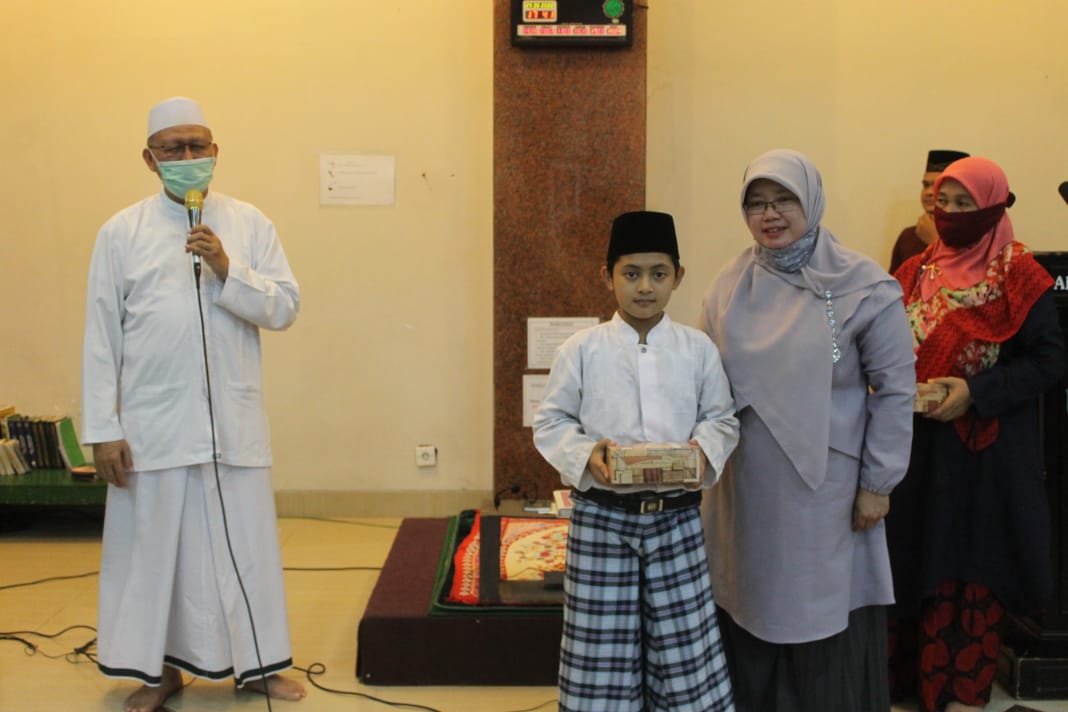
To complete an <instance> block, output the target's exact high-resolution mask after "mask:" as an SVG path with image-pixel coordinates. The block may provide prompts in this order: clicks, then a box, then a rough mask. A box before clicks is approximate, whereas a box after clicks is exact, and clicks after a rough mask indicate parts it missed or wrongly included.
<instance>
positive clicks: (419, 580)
mask: <svg viewBox="0 0 1068 712" xmlns="http://www.w3.org/2000/svg"><path fill="white" fill-rule="evenodd" d="M448 528H449V520H448V519H405V520H404V521H403V522H402V523H401V526H400V529H399V530H398V531H397V537H396V539H394V541H393V548H392V549H391V550H390V552H389V556H388V557H387V558H386V563H385V566H384V567H383V569H382V573H381V574H380V575H379V577H378V583H377V584H375V588H374V591H373V592H372V593H371V598H370V600H369V601H368V603H367V609H366V610H365V612H364V616H363V618H362V619H361V620H360V626H359V631H358V633H357V644H356V677H357V678H358V679H359V680H360V681H361V682H363V683H364V684H366V685H552V686H555V685H556V681H557V668H558V667H559V663H560V632H561V628H562V626H563V619H562V616H561V614H560V613H559V612H558V611H557V612H556V613H555V614H550V615H546V614H545V612H544V611H542V612H532V613H524V612H516V613H511V612H508V613H502V612H493V613H489V614H486V615H481V614H477V613H476V614H456V615H441V614H435V615H431V614H430V609H431V603H432V602H433V597H434V593H433V592H434V584H435V577H436V576H437V573H438V564H439V562H440V560H441V556H442V548H443V546H444V544H445V538H446V535H447V533H448Z"/></svg>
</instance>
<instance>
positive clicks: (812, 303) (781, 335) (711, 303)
mask: <svg viewBox="0 0 1068 712" xmlns="http://www.w3.org/2000/svg"><path fill="white" fill-rule="evenodd" d="M759 178H764V179H767V180H771V181H774V182H776V183H778V184H779V185H782V186H783V187H785V188H787V189H789V190H790V191H791V192H792V193H793V194H794V195H796V196H797V197H798V199H799V200H800V201H801V206H802V208H803V209H804V211H805V217H806V220H807V223H806V232H805V235H804V236H803V237H802V239H801V240H798V241H797V242H798V243H800V242H802V240H806V239H808V240H809V241H810V244H811V245H812V247H811V252H809V254H808V257H807V260H805V261H804V262H803V264H802V266H801V267H800V268H799V269H797V270H796V271H793V272H787V271H782V270H780V269H777V268H776V266H775V264H774V263H773V261H771V260H769V259H768V258H767V256H766V255H762V251H763V250H764V248H762V247H761V246H760V245H759V244H754V245H753V246H752V247H750V248H749V249H748V250H746V251H745V252H744V253H742V254H741V255H740V256H739V257H737V258H736V259H735V260H734V261H733V262H731V263H730V264H728V265H727V266H726V267H725V268H724V269H723V271H722V272H720V274H719V276H718V277H717V278H716V281H715V283H714V284H713V285H712V288H711V289H710V290H709V291H708V295H707V296H706V298H705V304H704V315H703V322H704V327H705V329H706V331H708V333H709V334H710V335H711V336H712V339H713V341H715V343H716V346H717V347H718V348H719V351H720V354H721V356H722V357H723V364H724V368H725V370H726V371H727V376H728V377H729V378H730V382H731V387H732V389H733V391H734V396H735V404H736V407H737V409H738V410H739V411H741V410H742V409H743V408H745V407H746V406H749V407H752V408H753V409H754V410H755V411H756V413H757V414H758V415H759V417H760V419H761V420H762V421H764V423H765V425H767V426H768V429H769V430H770V431H771V433H772V435H773V436H774V437H775V440H776V442H777V443H778V444H779V446H780V447H781V448H782V449H783V451H784V452H785V453H786V456H787V457H788V458H789V460H790V462H791V463H792V464H793V466H794V468H795V469H796V470H797V474H798V475H799V476H800V477H801V479H802V480H803V481H804V482H805V483H806V484H807V485H808V486H809V487H810V488H812V489H816V488H817V487H819V486H820V485H821V484H822V483H823V481H824V479H825V478H826V476H827V450H828V447H829V443H830V413H831V382H832V376H833V372H834V365H835V363H836V362H837V361H838V358H837V357H836V354H835V352H836V351H837V350H839V349H847V348H853V346H852V345H851V344H846V343H838V342H837V339H836V336H837V334H838V333H840V331H841V325H842V324H843V323H845V320H846V319H848V318H849V317H850V316H851V315H852V314H853V313H854V312H855V311H856V308H857V306H858V305H859V304H860V302H861V301H862V300H863V299H864V297H865V296H866V295H867V294H868V293H869V291H870V288H871V287H872V286H873V285H875V284H876V283H878V282H883V281H886V282H893V277H891V276H890V275H889V274H887V273H886V272H885V270H883V269H882V268H880V267H879V266H878V265H877V264H875V263H874V262H873V261H872V260H870V259H867V258H865V257H862V256H861V255H859V254H857V253H855V252H853V251H852V250H848V249H846V248H845V247H843V246H842V245H841V244H840V243H839V242H838V240H837V239H836V238H835V237H834V235H832V234H831V232H830V231H829V230H827V229H826V228H825V227H823V226H822V225H820V220H821V219H822V217H823V210H824V196H823V185H822V180H821V178H820V174H819V171H818V170H817V169H816V167H815V166H814V165H813V164H812V162H811V161H809V160H808V158H806V157H805V156H804V155H802V154H800V153H798V152H796V151H790V150H785V149H777V150H773V151H769V152H767V153H765V154H763V155H761V156H758V157H757V158H756V159H754V160H753V161H752V162H751V163H750V164H749V166H748V167H747V168H746V171H745V176H744V179H743V181H742V192H741V202H742V203H744V202H745V194H746V191H747V190H748V188H749V185H750V184H751V183H752V182H753V181H755V180H757V179H759ZM742 213H743V217H744V214H745V208H744V206H743V207H742ZM794 244H797V243H794Z"/></svg>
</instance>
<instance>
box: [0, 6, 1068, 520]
mask: <svg viewBox="0 0 1068 712" xmlns="http://www.w3.org/2000/svg"><path fill="white" fill-rule="evenodd" d="M650 4H651V5H652V8H651V9H650V10H649V13H650V14H649V31H650V42H649V46H650V49H649V92H650V102H649V106H650V108H649V116H648V121H649V148H648V150H649V176H648V202H649V206H650V207H653V208H658V209H665V210H669V211H671V212H673V213H675V214H676V216H677V219H678V222H679V229H680V234H681V238H682V250H683V261H684V262H685V263H686V265H687V267H688V269H689V271H688V275H687V280H686V282H685V283H684V284H683V286H682V287H681V288H680V291H679V293H678V294H677V296H676V297H675V300H674V301H673V303H672V312H673V314H674V316H675V317H676V318H677V319H679V320H683V321H687V322H693V321H695V320H696V318H697V313H698V301H699V299H700V295H701V293H702V292H703V291H704V288H705V287H706V286H707V284H708V282H709V281H710V280H711V279H712V277H713V276H714V274H715V271H716V270H717V269H718V267H719V266H720V265H721V264H722V263H723V261H724V260H725V259H727V258H728V257H729V256H731V255H733V254H735V253H737V252H738V251H739V250H741V249H742V248H744V247H745V246H746V245H747V244H748V236H747V234H746V232H745V229H744V226H743V224H742V222H741V219H740V216H739V212H738V206H737V195H736V193H737V186H738V181H739V178H740V176H741V171H742V169H743V167H744V165H745V163H746V161H747V160H748V159H750V158H752V157H753V156H754V155H756V154H757V153H759V152H761V151H763V150H765V149H767V148H771V147H774V146H790V147H794V148H797V149H799V150H802V151H804V152H806V153H808V154H809V155H810V156H811V157H812V158H813V159H814V160H815V161H816V163H817V165H819V166H820V168H821V169H822V171H823V175H824V179H825V184H826V188H827V193H828V210H827V216H826V220H825V222H826V224H827V225H828V226H829V227H830V228H831V229H832V230H833V231H835V232H836V234H838V236H839V237H840V238H841V239H842V240H843V241H844V242H845V243H846V244H848V245H850V246H852V247H854V248H856V249H859V250H861V251H863V252H866V253H868V254H870V255H872V256H873V257H876V258H878V259H879V260H880V261H885V260H886V255H887V253H888V252H889V248H890V244H891V241H892V239H893V237H894V236H895V235H896V234H897V232H898V231H899V230H900V229H901V228H902V227H904V226H905V225H907V224H909V223H911V222H912V221H914V219H915V217H916V214H917V213H918V211H919V204H918V197H917V196H918V192H919V191H918V188H919V178H920V173H921V171H922V165H923V159H924V156H925V152H926V150H927V149H928V148H932V147H948V148H961V149H970V150H971V151H972V152H973V153H979V154H985V155H988V156H990V157H991V158H994V159H995V160H998V161H999V162H1001V163H1002V165H1003V166H1004V167H1005V169H1006V171H1007V172H1008V175H1009V178H1010V183H1011V185H1012V187H1013V189H1014V190H1015V192H1016V193H1017V195H1018V196H1019V202H1018V204H1017V206H1016V207H1015V208H1013V210H1012V213H1011V214H1012V216H1013V219H1014V222H1015V224H1016V226H1017V234H1018V235H1019V237H1020V238H1022V239H1023V240H1024V241H1026V242H1029V243H1030V244H1032V245H1033V246H1034V247H1036V248H1039V249H1057V248H1059V247H1061V248H1063V247H1065V238H1066V236H1068V208H1066V206H1065V205H1064V203H1063V202H1062V201H1061V199H1060V198H1059V197H1058V195H1057V193H1056V186H1057V184H1058V183H1060V182H1061V181H1062V180H1068V161H1066V160H1065V159H1066V156H1068V150H1066V149H1068V146H1066V141H1065V138H1064V126H1065V117H1068V77H1066V72H1068V50H1066V48H1065V43H1064V41H1063V37H1062V30H1063V26H1064V22H1063V8H1062V7H1061V5H1062V0H1024V2H1021V3H1018V4H1017V5H1014V6H1008V5H1005V4H1004V3H1000V2H998V3H995V2H992V1H989V0H983V1H981V2H975V3H971V4H970V5H969V6H967V8H965V7H963V6H961V5H959V4H954V5H948V4H947V5H945V6H944V8H940V6H939V5H938V4H936V3H929V2H919V1H918V0H899V2H895V3H870V2H863V1H861V2H857V1H856V0H849V1H847V0H833V1H832V0H816V1H814V2H808V3H797V2H780V1H778V0H776V1H774V2H769V3H759V4H755V5H752V6H751V7H750V6H749V5H747V4H745V3H707V2H690V1H689V0H651V2H650ZM5 5H11V7H9V8H7V10H6V25H7V27H6V29H7V32H6V33H5V42H4V43H3V45H2V46H0V57H2V61H0V66H2V67H3V73H2V75H0V87H2V89H3V96H4V99H5V101H4V109H3V111H0V147H2V149H3V157H4V159H5V160H4V163H3V170H2V171H0V196H2V198H0V207H2V214H3V216H4V223H5V225H4V227H5V229H4V233H5V234H4V236H3V238H0V245H2V248H0V249H2V256H0V285H2V286H3V294H4V298H3V302H2V303H3V307H0V309H2V312H3V314H4V317H3V324H4V327H3V329H2V330H0V334H2V336H0V404H2V403H6V402H10V403H14V404H16V405H17V406H18V407H19V408H20V409H21V410H22V411H24V412H30V413H59V412H73V413H76V412H77V411H78V409H79V395H78V391H79V386H78V381H79V372H78V371H79V350H80V345H81V329H82V318H83V310H84V287H85V270H86V266H87V263H88V259H89V254H90V251H91V249H92V242H93V239H94V236H95V234H96V230H97V229H98V227H99V226H100V224H101V223H102V222H103V221H104V220H106V219H107V217H108V216H109V215H111V214H112V213H113V212H115V211H116V210H118V209H119V208H121V207H123V206H125V205H128V204H130V203H132V202H134V201H136V200H138V199H140V198H141V197H143V196H144V195H147V194H149V193H151V192H153V191H155V190H157V186H158V183H156V181H155V177H154V176H153V175H152V174H150V173H149V172H148V171H147V170H146V169H145V168H144V166H143V164H142V163H141V161H140V158H139V152H140V147H141V145H142V141H143V134H144V122H145V114H146V112H147V109H148V107H149V106H150V105H151V104H152V103H154V102H156V101H158V100H159V99H161V98H164V97H167V96H171V95H174V94H190V95H194V96H196V97H198V98H199V99H200V100H201V101H202V103H203V105H204V107H205V110H206V111H207V113H208V115H209V118H210V119H211V121H212V122H213V124H214V128H215V134H216V138H217V140H218V142H219V144H220V147H221V154H220V161H219V166H218V170H217V173H216V176H217V179H216V182H215V184H214V185H213V187H215V188H216V189H218V190H220V191H221V192H226V193H230V194H232V195H235V196H237V197H240V198H243V199H245V200H249V201H251V202H253V203H255V204H257V205H258V206H259V207H261V208H262V209H263V210H264V211H265V212H266V213H267V214H268V215H270V216H271V217H272V218H273V219H274V221H275V223H276V224H277V226H278V229H279V232H280V234H281V235H282V239H283V242H284V244H285V247H286V250H287V252H288V255H289V258H290V261H291V263H292V265H293V268H294V271H295V272H296V274H297V277H298V279H299V280H300V281H301V285H302V291H303V305H302V313H301V317H300V319H299V320H298V322H297V324H296V325H295V326H294V327H293V328H292V329H291V330H290V331H289V332H286V333H281V334H267V335H265V338H264V343H265V346H264V353H265V380H266V383H265V386H266V389H267V395H268V406H269V410H270V417H271V423H272V427H273V429H274V449H275V455H276V458H275V459H276V465H275V483H276V487H277V488H278V489H279V490H282V491H294V490H322V491H334V490H338V491H340V490H345V491H368V490H373V491H379V492H387V491H391V492H396V491H403V490H417V491H421V492H426V491H429V492H430V499H431V500H433V499H434V498H435V497H439V496H440V501H441V502H447V505H446V506H445V508H446V509H448V508H452V507H454V506H456V502H457V501H458V500H457V499H456V498H455V493H456V491H469V492H471V493H477V494H482V493H484V492H486V491H488V490H489V489H490V487H491V481H492V479H491V472H490V469H491V466H492V453H491V449H492V445H493V444H492V426H493V413H492V339H493V334H492V331H491V325H492V255H491V249H492V235H491V230H492V210H493V204H492V187H493V184H492V165H491V150H492V136H491V111H492V55H491V52H492V42H491V36H490V35H491V32H492V8H491V7H490V5H489V3H485V2H481V1H480V0H461V1H460V2H457V3H435V2H419V3H393V2H370V1H369V0H334V1H333V2H315V1H311V2H304V3H298V2H295V1H283V0H259V1H257V2H252V1H251V0H222V1H221V2H217V3H213V4H211V5H194V6H191V9H192V12H186V13H185V14H183V11H182V10H181V6H180V5H177V4H174V3H161V2H158V1H157V0H109V1H108V2H106V3H88V4H85V3H71V2H66V1H60V0H38V1H37V2H34V3H18V4H14V3H5ZM465 12H466V13H467V14H465ZM186 15H188V16H189V17H190V19H186ZM322 152H352V153H359V152H367V153H387V154H393V155H395V156H396V159H397V170H398V177H397V205H396V206H395V207H393V208H347V207H328V208H324V207H320V206H319V205H318V156H319V154H320V153H322ZM594 239H602V236H594ZM516 277H517V278H522V279H537V271H536V263H532V265H531V272H530V273H529V274H525V275H517V276H516ZM591 278H593V275H591ZM418 443H433V444H436V445H437V446H438V447H439V449H440V455H439V465H438V466H437V467H436V468H434V469H429V470H420V469H417V468H416V467H415V466H414V458H413V449H414V446H415V445H416V444H418ZM435 493H439V494H435ZM383 498H384V499H386V500H388V501H390V502H394V503H395V504H396V505H397V506H403V503H404V500H402V499H399V498H396V497H395V496H394V495H389V496H385V495H383ZM461 498H462V497H461ZM424 499H426V498H424ZM358 501H360V500H359V498H357V497H355V496H352V497H349V498H346V497H333V496H327V497H323V496H320V497H319V498H318V499H317V500H316V502H317V503H313V504H309V505H308V507H307V508H308V509H311V510H315V511H325V510H328V509H330V508H331V503H332V502H333V503H342V504H344V505H345V506H348V504H350V503H356V502H358ZM339 506H341V505H339ZM353 506H355V505H353ZM334 511H336V509H335V510H334Z"/></svg>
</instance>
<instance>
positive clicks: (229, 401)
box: [82, 97, 305, 712]
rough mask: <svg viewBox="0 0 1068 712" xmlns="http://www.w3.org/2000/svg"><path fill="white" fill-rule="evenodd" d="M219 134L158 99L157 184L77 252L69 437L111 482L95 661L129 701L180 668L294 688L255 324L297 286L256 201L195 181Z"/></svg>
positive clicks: (154, 130) (151, 693) (150, 702)
mask: <svg viewBox="0 0 1068 712" xmlns="http://www.w3.org/2000/svg"><path fill="white" fill-rule="evenodd" d="M218 152H219V149H218V146H217V145H216V144H215V143H214V141H213V138H212V133H211V129H210V127H209V125H208V122H207V121H206V119H205V118H204V114H203V112H202V111H201V109H200V106H199V105H198V104H197V103H196V102H194V101H192V100H191V99H187V98H184V97H174V98H171V99H168V100H166V101H163V102H161V103H160V104H158V105H156V106H155V107H153V108H152V110H151V111H150V112H149V119H148V140H147V145H146V147H145V148H144V150H143V151H142V158H143V159H144V162H145V164H146V165H147V166H148V169H149V170H151V171H152V172H153V173H156V174H157V175H158V176H159V177H160V179H161V182H162V184H163V189H162V190H161V191H160V193H158V194H156V195H154V196H152V197H149V198H146V199H144V200H142V201H141V202H139V203H136V204H134V205H132V206H130V207H128V208H126V209H124V210H121V211H120V212H118V213H117V214H115V215H114V216H113V217H112V218H111V219H109V220H108V221H107V222H106V223H105V224H104V226H103V227H102V228H101V229H100V232H99V234H98V236H97V240H96V245H95V247H94V250H93V256H92V261H91V264H90V268H89V283H88V297H87V300H86V302H87V303H86V323H85V342H84V352H83V360H82V408H83V417H82V424H83V432H82V440H83V442H84V443H86V444H91V445H92V446H93V455H94V460H95V463H96V468H97V474H98V476H99V477H101V478H102V479H104V480H106V481H107V482H108V483H109V485H110V486H109V487H108V497H107V511H106V515H105V521H104V541H103V556H102V562H101V566H100V596H99V622H98V638H97V648H98V652H99V667H100V670H101V672H103V673H104V674H105V675H107V676H110V677H117V678H126V679H133V680H138V681H140V682H142V683H144V684H143V686H142V687H141V688H139V689H138V690H136V691H134V692H133V693H132V694H131V695H130V696H129V697H128V698H127V699H126V703H125V710H126V711H127V712H152V711H153V710H157V709H160V708H161V707H162V706H163V703H164V701H165V700H166V699H167V697H169V696H170V695H171V694H173V693H174V692H176V691H178V690H180V689H181V688H182V686H183V680H182V674H181V672H182V671H184V672H186V673H188V674H190V675H194V676H196V677H201V678H205V679H209V680H221V679H225V678H228V677H232V678H233V679H234V681H235V682H236V684H237V685H238V686H241V687H244V688H245V689H253V690H257V691H259V692H265V693H267V694H269V695H270V696H271V697H274V698H280V699H287V700H299V699H301V698H303V697H304V695H305V692H304V688H303V686H302V685H301V684H300V683H299V682H297V681H295V680H291V679H288V678H285V677H282V676H280V675H279V674H278V673H279V672H280V671H282V670H286V669H288V668H290V667H292V665H293V662H292V653H291V648H290V642H289V624H288V619H287V613H286V601H285V591H284V587H283V580H282V565H281V556H280V552H279V545H278V532H277V524H276V519H275V509H274V499H273V491H272V488H271V482H270V469H269V468H270V465H271V449H270V443H269V434H268V427H267V418H266V413H265V409H264V405H263V393H262V387H261V374H260V337H259V330H260V329H261V328H265V329H277V330H280V329H286V328H287V327H289V326H290V325H291V324H292V323H293V321H294V320H295V319H296V317H297V311H298V309H299V304H300V294H299V288H298V286H297V282H296V279H295V278H294V277H293V273H292V271H291V270H290V268H289V263H288V262H287V261H286V256H285V253H284V252H283V250H282V245H281V243H280V242H279V240H278V235H277V234H276V232H275V229H274V226H273V225H272V224H271V222H270V221H269V220H268V219H267V218H266V217H265V216H264V215H263V213H261V212H260V211H259V210H257V209H256V208H255V207H253V206H251V205H249V204H248V203H243V202H240V201H238V200H235V199H233V198H230V197H228V196H225V195H220V194H219V193H217V192H214V191H212V192H211V193H208V184H209V183H210V182H211V178H212V175H213V170H214V166H215V159H216V157H217V156H218ZM190 190H196V191H199V192H200V193H201V194H202V195H203V196H204V198H203V207H202V213H201V215H202V224H197V225H195V226H193V227H190V222H193V221H191V220H190V219H189V214H188V211H187V209H186V206H185V204H184V203H185V200H186V194H187V192H188V191H190ZM194 263H196V266H195V267H194ZM209 383H210V387H209Z"/></svg>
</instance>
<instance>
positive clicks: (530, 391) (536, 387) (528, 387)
mask: <svg viewBox="0 0 1068 712" xmlns="http://www.w3.org/2000/svg"><path fill="white" fill-rule="evenodd" d="M548 381H549V376H548V375H545V374H541V373H527V374H524V375H523V427H524V428H529V427H530V426H531V425H532V424H533V423H534V411H536V410H537V409H538V406H539V405H540V404H541V395H542V393H544V392H545V384H546V383H548Z"/></svg>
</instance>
